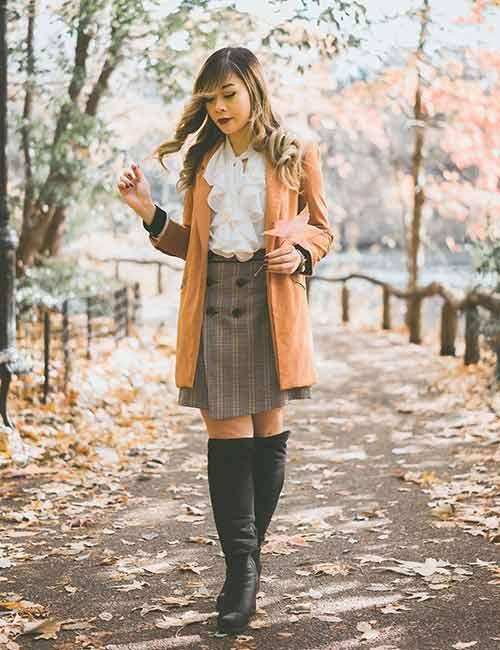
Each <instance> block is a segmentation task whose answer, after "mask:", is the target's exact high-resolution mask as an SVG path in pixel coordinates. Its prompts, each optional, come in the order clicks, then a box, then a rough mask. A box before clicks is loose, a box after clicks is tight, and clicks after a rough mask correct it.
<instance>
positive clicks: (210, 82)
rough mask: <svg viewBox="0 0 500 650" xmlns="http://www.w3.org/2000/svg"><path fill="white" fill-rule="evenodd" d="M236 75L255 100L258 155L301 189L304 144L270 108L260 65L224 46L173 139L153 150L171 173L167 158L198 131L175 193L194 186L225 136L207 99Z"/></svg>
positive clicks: (200, 78) (198, 82) (205, 70)
mask: <svg viewBox="0 0 500 650" xmlns="http://www.w3.org/2000/svg"><path fill="white" fill-rule="evenodd" d="M231 73H234V74H235V75H237V76H238V77H239V78H240V79H241V80H242V81H243V83H244V84H245V86H246V88H247V90H248V94H249V96H250V102H251V116H250V134H251V136H250V138H251V145H252V146H253V148H254V149H255V150H256V151H260V152H262V151H263V152H265V154H266V156H267V158H268V159H269V160H270V162H271V163H272V165H273V166H274V168H275V169H276V173H277V176H278V178H279V179H280V181H281V182H283V183H284V184H285V185H287V186H288V187H289V188H290V189H293V190H297V191H298V190H299V188H300V183H301V180H302V175H303V168H302V164H301V159H302V153H303V152H302V145H301V142H300V140H299V139H298V138H297V137H295V136H293V135H292V134H290V133H289V132H287V131H286V130H285V129H284V127H283V126H282V125H281V124H280V120H279V119H278V117H277V116H276V114H275V113H274V112H273V110H272V108H271V103H270V100H269V93H268V91H267V87H266V83H265V81H264V77H263V75H262V69H261V65H260V63H259V61H258V59H257V57H256V56H255V54H253V52H251V51H250V50H248V49H247V48H245V47H223V48H221V49H220V50H217V51H216V52H213V53H212V54H211V55H210V56H209V57H208V59H207V60H206V61H205V63H204V64H203V65H202V67H201V70H200V71H199V73H198V75H197V77H196V79H195V82H194V86H193V92H192V96H191V99H190V100H189V101H188V103H187V104H186V105H185V106H184V110H183V112H182V116H181V118H180V120H179V122H178V123H177V126H176V129H175V133H174V137H173V138H172V139H170V140H165V142H162V143H161V144H160V145H159V146H158V147H157V148H156V149H155V150H154V151H153V158H155V159H157V160H159V161H160V164H161V165H162V167H163V168H164V169H166V170H167V171H168V168H167V167H166V166H165V164H164V163H163V159H164V158H165V157H166V156H168V155H169V154H172V153H175V152H177V151H179V150H180V149H181V148H182V146H183V144H184V142H185V141H186V139H187V138H188V136H189V135H190V134H192V133H197V136H196V140H195V142H194V143H193V144H192V145H191V146H190V147H189V149H188V150H187V152H186V155H185V157H184V162H183V167H182V169H181V171H180V174H179V180H178V181H177V183H176V190H177V191H178V192H181V191H182V190H186V189H188V188H189V187H192V186H193V185H194V180H195V177H196V172H197V170H198V167H199V165H200V163H201V161H202V158H203V156H204V155H205V153H206V152H207V151H208V150H209V149H211V148H212V147H213V146H215V145H216V144H217V143H218V142H221V141H223V140H224V139H225V137H226V136H225V134H224V133H223V132H222V131H221V130H220V129H219V127H218V126H217V125H216V124H215V123H214V122H213V121H212V119H211V118H210V116H209V115H208V112H207V110H206V106H205V101H206V100H207V99H210V98H211V97H213V95H214V92H215V91H216V90H217V89H218V88H219V87H221V86H222V84H223V83H224V82H225V80H226V79H227V78H228V76H229V75H230V74H231Z"/></svg>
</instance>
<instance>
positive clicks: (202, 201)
mask: <svg viewBox="0 0 500 650" xmlns="http://www.w3.org/2000/svg"><path fill="white" fill-rule="evenodd" d="M222 144H223V141H222V142H219V143H217V144H216V145H214V146H213V147H212V149H209V150H208V152H207V153H206V154H205V157H204V158H203V160H202V163H201V165H200V168H199V170H198V172H197V174H196V180H195V188H194V192H193V223H196V226H197V230H198V236H199V238H200V244H201V251H202V258H203V257H204V256H206V255H207V253H208V238H209V229H210V218H211V211H210V206H209V205H208V201H207V197H208V195H209V194H210V190H211V189H212V185H210V183H209V182H208V181H207V180H206V178H205V177H204V176H203V172H204V171H205V168H206V166H207V164H208V161H209V160H210V158H211V157H212V156H213V154H214V153H215V152H216V151H217V149H218V147H219V146H222ZM265 168H266V171H265V177H266V204H265V211H264V230H269V229H270V228H273V227H274V225H275V224H276V222H277V221H278V220H279V219H280V216H281V215H280V213H279V208H280V199H281V187H282V185H281V183H280V181H279V179H278V178H277V175H276V173H275V171H274V168H273V166H272V165H271V163H270V162H269V160H268V159H267V157H266V165H265ZM264 237H265V241H266V250H268V251H269V250H272V241H273V239H275V238H274V236H273V235H264Z"/></svg>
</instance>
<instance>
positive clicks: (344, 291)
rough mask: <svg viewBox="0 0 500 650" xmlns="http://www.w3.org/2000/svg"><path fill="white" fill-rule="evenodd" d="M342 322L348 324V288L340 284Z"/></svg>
mask: <svg viewBox="0 0 500 650" xmlns="http://www.w3.org/2000/svg"><path fill="white" fill-rule="evenodd" d="M342 322H343V323H348V322H349V288H348V286H347V284H346V283H345V282H342Z"/></svg>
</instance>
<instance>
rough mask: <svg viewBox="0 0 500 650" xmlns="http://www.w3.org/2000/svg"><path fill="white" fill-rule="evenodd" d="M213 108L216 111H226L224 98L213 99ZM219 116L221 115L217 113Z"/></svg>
mask: <svg viewBox="0 0 500 650" xmlns="http://www.w3.org/2000/svg"><path fill="white" fill-rule="evenodd" d="M215 110H216V111H217V113H219V112H221V111H222V112H223V113H225V112H226V105H225V103H224V100H222V101H221V98H219V99H216V100H215ZM219 117H222V115H219Z"/></svg>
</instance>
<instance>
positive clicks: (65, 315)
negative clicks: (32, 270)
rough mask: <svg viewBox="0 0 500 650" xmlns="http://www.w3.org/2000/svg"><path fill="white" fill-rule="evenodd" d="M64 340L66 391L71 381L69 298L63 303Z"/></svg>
mask: <svg viewBox="0 0 500 650" xmlns="http://www.w3.org/2000/svg"><path fill="white" fill-rule="evenodd" d="M62 317H63V318H62V342H63V354H64V393H65V394H66V393H67V391H68V382H69V364H70V360H69V316H68V299H67V298H66V300H65V301H64V302H63V305H62Z"/></svg>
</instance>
